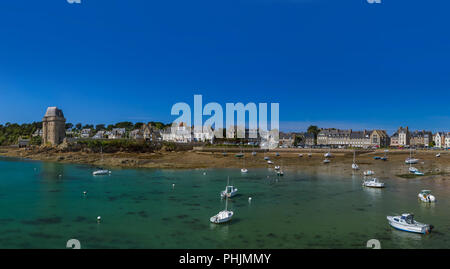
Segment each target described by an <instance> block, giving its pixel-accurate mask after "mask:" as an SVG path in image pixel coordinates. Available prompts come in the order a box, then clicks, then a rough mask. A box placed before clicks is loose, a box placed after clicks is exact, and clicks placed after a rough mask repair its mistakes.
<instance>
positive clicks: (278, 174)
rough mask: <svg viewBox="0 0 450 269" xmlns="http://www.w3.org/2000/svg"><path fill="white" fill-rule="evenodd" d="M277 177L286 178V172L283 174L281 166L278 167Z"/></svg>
mask: <svg viewBox="0 0 450 269" xmlns="http://www.w3.org/2000/svg"><path fill="white" fill-rule="evenodd" d="M281 164H283V163H281ZM277 176H284V172H283V169H282V168H281V166H280V167H278V170H277Z"/></svg>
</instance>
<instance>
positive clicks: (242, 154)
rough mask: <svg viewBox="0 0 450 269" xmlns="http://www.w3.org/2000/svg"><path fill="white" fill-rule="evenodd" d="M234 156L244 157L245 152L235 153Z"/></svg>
mask: <svg viewBox="0 0 450 269" xmlns="http://www.w3.org/2000/svg"><path fill="white" fill-rule="evenodd" d="M234 157H237V158H242V157H244V153H237V154H235V155H234Z"/></svg>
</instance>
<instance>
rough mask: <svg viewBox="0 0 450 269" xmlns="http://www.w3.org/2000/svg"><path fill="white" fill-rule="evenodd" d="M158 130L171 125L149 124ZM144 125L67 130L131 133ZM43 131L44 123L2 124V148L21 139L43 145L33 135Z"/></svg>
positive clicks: (116, 125) (0, 139)
mask: <svg viewBox="0 0 450 269" xmlns="http://www.w3.org/2000/svg"><path fill="white" fill-rule="evenodd" d="M149 123H150V124H151V125H152V126H153V127H154V128H156V129H164V128H166V127H169V126H170V124H165V123H162V122H154V121H152V122H149ZM143 125H144V123H143V122H136V123H132V122H129V121H124V122H118V123H116V124H110V125H105V124H97V125H95V126H94V125H92V124H84V125H83V124H82V123H77V124H75V125H74V124H72V123H66V126H65V127H66V130H68V129H72V130H74V131H81V130H82V129H92V130H95V131H111V130H112V129H114V128H125V129H126V130H127V131H131V130H133V129H140V128H142V126H143ZM38 129H42V122H33V123H24V124H17V123H10V122H7V123H5V124H4V125H3V124H0V146H8V145H14V144H17V143H18V140H19V138H23V139H31V141H30V143H31V144H32V145H39V144H40V143H41V139H40V138H39V137H33V136H32V135H33V133H34V132H36V130H38Z"/></svg>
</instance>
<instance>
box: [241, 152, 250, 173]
mask: <svg viewBox="0 0 450 269" xmlns="http://www.w3.org/2000/svg"><path fill="white" fill-rule="evenodd" d="M242 162H243V166H242V169H241V173H244V174H245V173H247V172H248V170H247V168H245V156H244V157H243V159H242Z"/></svg>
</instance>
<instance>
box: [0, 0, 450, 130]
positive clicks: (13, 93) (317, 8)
mask: <svg viewBox="0 0 450 269" xmlns="http://www.w3.org/2000/svg"><path fill="white" fill-rule="evenodd" d="M382 2H383V3H382V4H368V3H367V1H366V0H328V1H327V0H317V1H316V0H240V1H237V0H226V1H225V0H205V1H203V0H202V1H198V0H190V1H186V0H164V1H147V0H82V4H80V5H78V4H68V3H67V1H66V0H45V1H44V0H41V1H35V0H24V1H1V2H0V35H1V39H0V123H2V124H4V123H6V122H18V123H23V122H32V121H39V120H41V118H42V116H43V114H44V113H45V109H46V107H47V106H58V107H60V108H62V109H63V111H64V113H65V116H66V118H67V121H68V122H72V123H74V124H75V123H78V122H83V123H90V124H98V123H105V124H109V123H113V122H118V121H133V122H136V121H152V120H153V121H164V122H171V121H172V120H174V119H175V118H176V117H174V116H171V115H170V109H171V107H172V105H173V104H174V103H176V102H188V103H192V102H193V95H194V94H203V96H204V102H213V101H215V102H219V103H222V104H224V103H226V102H244V103H247V102H255V103H259V102H269V103H270V102H279V103H280V121H281V127H282V129H284V130H302V129H305V127H306V126H307V125H308V124H310V123H313V124H318V125H319V126H321V127H340V128H344V127H350V128H354V129H361V128H383V129H387V130H388V131H392V130H393V129H395V128H397V127H398V126H399V125H409V126H410V128H414V129H419V128H420V129H431V130H434V131H436V130H443V131H446V130H448V131H450V109H449V101H450V90H449V89H450V68H449V65H450V33H449V32H450V30H449V29H450V16H449V15H448V12H449V10H450V1H445V0H441V1H438V0H435V1H425V0H421V1H415V0H382Z"/></svg>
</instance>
